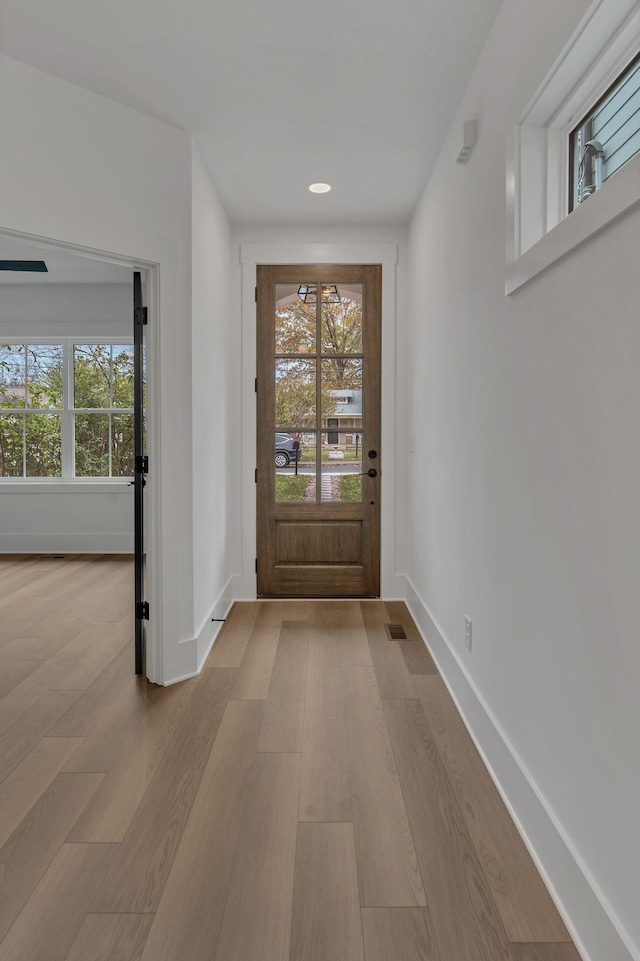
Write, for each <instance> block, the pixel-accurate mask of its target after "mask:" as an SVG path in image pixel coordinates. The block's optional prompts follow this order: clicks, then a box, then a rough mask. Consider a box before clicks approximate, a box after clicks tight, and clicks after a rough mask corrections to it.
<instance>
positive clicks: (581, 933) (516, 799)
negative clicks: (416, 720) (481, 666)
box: [407, 577, 640, 961]
mask: <svg viewBox="0 0 640 961" xmlns="http://www.w3.org/2000/svg"><path fill="white" fill-rule="evenodd" d="M407 588H408V590H407V606H408V607H409V610H410V611H411V614H412V616H413V619H414V621H415V622H416V625H417V627H418V628H419V630H420V633H421V635H422V637H423V639H424V641H425V644H426V645H427V648H428V649H429V652H430V654H431V655H432V657H433V659H434V661H435V663H436V666H437V667H438V670H439V671H440V674H441V675H442V678H443V680H444V682H445V684H446V686H447V688H448V690H449V693H450V694H451V697H452V698H453V700H454V702H455V704H456V707H457V708H458V711H459V712H460V715H461V717H462V719H463V721H464V723H465V725H466V727H467V729H468V731H469V733H470V735H471V737H472V738H473V741H474V743H475V745H476V747H477V748H478V751H479V752H480V755H481V756H482V759H483V761H484V763H485V766H486V767H487V770H488V771H489V774H490V775H491V777H492V779H493V781H494V783H495V785H496V787H497V789H498V791H499V792H500V795H501V797H502V799H503V801H504V802H505V804H506V806H507V808H508V810H509V813H510V814H511V817H512V818H513V821H514V823H515V825H516V827H517V829H518V831H519V833H520V835H521V836H522V839H523V841H524V843H525V845H526V846H527V849H528V851H529V853H530V854H531V857H532V858H533V861H534V863H535V865H536V867H537V868H538V871H539V872H540V875H541V876H542V879H543V881H544V882H545V884H546V886H547V888H548V890H549V893H550V895H551V897H552V899H553V901H554V903H555V905H556V907H557V908H558V911H559V912H560V914H561V916H562V919H563V920H564V922H565V924H566V925H567V928H568V930H569V933H570V934H571V937H572V938H573V940H574V942H575V944H576V947H577V948H578V951H579V952H580V954H581V956H582V958H584V961H603V959H605V958H606V961H639V959H640V955H638V953H637V952H636V951H635V949H634V947H633V944H632V942H631V939H630V938H629V936H628V934H627V932H626V931H625V930H624V927H623V926H622V924H621V922H620V920H619V918H617V917H616V915H615V912H614V911H613V909H612V908H611V906H610V905H609V904H608V902H607V900H606V898H605V897H604V895H603V893H602V891H600V889H599V887H598V885H597V884H596V882H595V879H594V878H593V876H592V875H591V873H590V871H589V869H588V867H587V866H586V865H585V863H584V862H583V860H582V859H581V857H580V855H579V854H578V852H577V851H576V849H575V847H574V845H573V844H572V842H571V840H570V838H569V836H568V835H567V833H566V831H565V830H564V828H563V826H562V825H561V824H560V822H559V821H558V819H557V818H556V816H555V814H554V812H553V810H552V808H551V807H550V805H549V804H548V802H547V801H546V799H545V798H544V796H543V794H542V792H541V791H540V789H539V788H538V786H537V784H536V783H535V781H534V779H533V777H532V776H531V774H530V773H529V771H528V770H527V768H526V766H525V764H524V762H523V761H522V759H521V758H520V757H519V755H518V753H517V752H516V750H515V748H514V747H513V745H512V744H511V743H510V741H509V739H508V737H507V736H506V734H505V732H504V731H503V730H502V728H501V727H500V725H499V723H498V722H497V720H496V718H495V717H494V716H493V715H492V713H491V710H490V709H489V707H488V705H487V704H486V702H485V701H484V699H483V697H482V695H481V694H480V692H479V691H478V689H477V688H476V686H475V685H474V683H473V681H472V680H471V678H470V676H469V674H468V673H467V671H466V670H465V668H464V666H463V664H462V662H461V661H460V659H459V657H458V655H457V654H456V652H455V650H454V649H453V647H452V645H451V644H449V642H448V641H447V640H446V638H445V637H444V634H443V633H442V631H441V630H440V628H439V627H438V625H437V623H436V621H435V619H434V618H433V616H432V615H431V613H430V611H429V608H428V607H427V605H426V603H425V601H424V600H423V599H422V597H420V595H419V593H418V591H417V590H416V588H415V586H414V584H413V582H412V581H411V579H410V578H409V577H407Z"/></svg>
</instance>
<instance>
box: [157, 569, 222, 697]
mask: <svg viewBox="0 0 640 961" xmlns="http://www.w3.org/2000/svg"><path fill="white" fill-rule="evenodd" d="M232 582H233V578H232V577H231V578H229V580H228V581H227V583H226V584H225V586H224V587H223V589H222V590H221V591H220V594H219V595H218V597H217V599H216V600H215V601H214V602H213V604H212V605H211V609H210V611H209V613H208V614H207V616H206V617H205V619H204V620H203V621H202V623H201V625H200V627H199V629H198V632H197V634H196V636H195V637H194V638H189V639H188V640H186V641H181V642H180V645H181V646H182V645H186V646H185V648H183V650H185V651H186V650H187V647H188V649H189V652H190V654H189V657H190V658H191V657H194V654H195V659H194V660H195V663H194V662H193V661H192V663H194V667H193V670H191V671H187V672H186V673H184V674H179V675H176V676H175V677H168V678H165V679H164V680H163V681H162V684H163V686H164V687H169V686H170V685H171V684H178V683H179V682H180V681H187V680H189V678H190V677H197V676H198V674H200V672H201V671H202V668H203V667H204V662H205V661H206V659H207V657H208V656H209V652H210V651H211V648H212V647H213V642H214V641H215V639H216V637H217V635H218V631H219V630H220V628H221V627H222V623H221V622H222V621H223V620H224V619H225V618H226V616H227V614H228V613H229V610H230V608H231V605H232V604H233V601H234V598H233V596H232V594H231V585H232Z"/></svg>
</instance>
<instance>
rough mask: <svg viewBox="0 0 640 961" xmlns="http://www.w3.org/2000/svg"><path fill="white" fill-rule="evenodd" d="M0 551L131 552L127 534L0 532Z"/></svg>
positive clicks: (131, 547)
mask: <svg viewBox="0 0 640 961" xmlns="http://www.w3.org/2000/svg"><path fill="white" fill-rule="evenodd" d="M0 554H133V531H132V532H131V534H104V533H96V532H93V531H92V532H90V533H88V534H67V533H66V532H65V531H60V532H59V533H47V534H41V533H37V534H22V533H17V534H15V533H14V534H0Z"/></svg>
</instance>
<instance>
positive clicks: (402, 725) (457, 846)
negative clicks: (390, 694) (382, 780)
mask: <svg viewBox="0 0 640 961" xmlns="http://www.w3.org/2000/svg"><path fill="white" fill-rule="evenodd" d="M384 712H385V716H386V719H387V724H388V728H389V734H390V737H391V743H392V745H393V753H394V755H395V759H396V762H397V765H398V771H399V773H400V780H401V782H402V789H403V793H404V798H405V801H406V805H407V812H408V814H409V820H410V823H411V830H412V832H413V838H414V841H415V846H416V851H417V854H418V859H419V862H420V868H421V871H422V877H423V880H424V888H425V891H426V895H427V903H428V905H429V910H430V913H431V918H432V921H433V927H434V932H435V936H436V942H437V944H438V948H439V950H440V954H441V955H442V957H443V958H444V959H447V961H448V959H449V958H456V959H458V958H460V959H462V958H465V959H466V958H470V959H473V961H509V958H510V954H509V946H508V943H507V938H506V934H505V932H504V928H503V927H502V923H501V921H500V917H499V915H498V912H497V910H496V907H495V905H494V902H493V899H492V897H491V893H490V891H489V887H488V884H487V881H486V878H485V876H484V873H483V871H482V867H481V866H480V862H479V860H478V856H477V854H476V852H475V849H474V847H473V844H472V842H471V839H470V837H469V834H468V830H467V827H466V824H465V822H464V819H463V817H462V814H461V813H460V809H459V807H458V803H457V801H456V798H455V794H454V792H453V788H452V787H451V785H450V783H449V780H448V777H447V773H446V771H445V769H444V765H443V764H442V761H441V759H440V755H439V753H438V749H437V747H436V744H435V741H434V738H433V735H432V733H431V730H430V728H429V725H428V724H427V721H426V719H425V716H424V713H423V711H422V707H421V704H420V701H418V700H412V699H406V700H391V701H385V702H384Z"/></svg>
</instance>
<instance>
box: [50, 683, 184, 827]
mask: <svg viewBox="0 0 640 961" xmlns="http://www.w3.org/2000/svg"><path fill="white" fill-rule="evenodd" d="M133 680H134V683H133V684H131V685H127V689H126V690H125V691H124V692H123V695H122V696H121V697H119V698H117V699H116V701H114V703H113V704H112V706H111V708H110V709H109V710H108V711H107V715H108V716H106V718H105V715H103V717H102V718H101V720H100V721H99V722H98V724H97V725H96V727H95V728H94V729H93V731H92V732H91V734H89V735H88V737H86V738H85V739H84V743H83V744H82V746H81V747H80V748H79V750H78V751H77V752H76V754H74V756H73V757H72V758H71V760H70V762H69V764H68V765H67V766H66V768H65V770H67V771H69V770H73V771H81V770H94V771H104V773H105V775H106V776H105V778H104V781H103V782H102V784H101V785H100V788H99V789H98V791H96V794H95V795H94V797H93V799H92V800H91V802H90V804H88V805H87V807H86V809H85V811H84V813H83V814H82V815H81V817H80V818H79V819H78V821H77V823H76V825H75V827H74V828H73V830H72V831H71V833H70V835H69V839H68V840H69V841H122V840H123V838H124V836H125V834H126V832H127V830H128V829H129V825H130V824H131V821H132V820H133V818H134V817H135V814H136V811H137V810H138V807H139V806H140V804H141V803H142V799H143V798H144V796H145V793H146V791H147V789H148V787H149V785H150V783H151V781H152V779H153V776H154V774H155V772H156V770H157V768H158V765H159V764H160V762H161V760H162V758H163V756H164V753H165V751H166V749H167V747H168V745H169V744H170V743H171V739H172V737H173V734H174V732H175V730H176V727H177V725H178V722H179V720H180V717H181V716H182V713H183V711H184V710H185V709H186V707H187V705H188V704H189V701H190V699H191V697H192V695H193V693H194V691H195V688H196V686H197V682H196V681H195V680H194V681H186V682H185V683H183V684H174V685H171V687H168V688H167V687H156V688H154V687H152V686H151V685H147V684H146V682H145V681H143V680H142V678H135V679H133ZM145 688H151V689H150V691H148V693H147V692H146V691H145ZM132 694H133V695H134V696H133V697H132ZM136 694H137V695H138V698H137V700H136V699H135V695H136ZM145 695H146V696H145ZM132 702H133V703H132ZM118 713H119V716H118V717H117V718H115V717H114V715H117V714H118ZM103 722H105V723H103ZM109 742H110V743H109Z"/></svg>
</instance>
